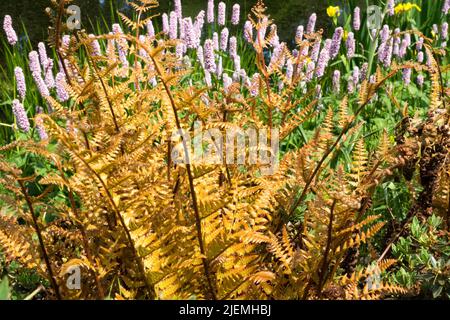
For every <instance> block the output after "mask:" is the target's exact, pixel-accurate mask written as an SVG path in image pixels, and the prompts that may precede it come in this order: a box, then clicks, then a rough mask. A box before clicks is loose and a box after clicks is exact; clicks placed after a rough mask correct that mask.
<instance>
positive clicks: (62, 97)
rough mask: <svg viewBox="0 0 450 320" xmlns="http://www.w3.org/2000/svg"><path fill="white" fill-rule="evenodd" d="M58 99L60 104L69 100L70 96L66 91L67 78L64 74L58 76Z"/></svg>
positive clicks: (59, 73) (60, 73)
mask: <svg viewBox="0 0 450 320" xmlns="http://www.w3.org/2000/svg"><path fill="white" fill-rule="evenodd" d="M56 97H57V98H58V100H59V101H60V102H66V101H67V100H69V94H68V93H67V90H66V77H65V76H64V74H63V73H62V72H58V74H57V75H56Z"/></svg>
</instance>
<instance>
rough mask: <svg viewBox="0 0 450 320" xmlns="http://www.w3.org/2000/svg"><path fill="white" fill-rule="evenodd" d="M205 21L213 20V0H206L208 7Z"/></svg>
mask: <svg viewBox="0 0 450 320" xmlns="http://www.w3.org/2000/svg"><path fill="white" fill-rule="evenodd" d="M206 21H207V22H208V23H213V22H214V0H208V7H207V9H206Z"/></svg>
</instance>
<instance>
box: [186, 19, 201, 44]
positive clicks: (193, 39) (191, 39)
mask: <svg viewBox="0 0 450 320" xmlns="http://www.w3.org/2000/svg"><path fill="white" fill-rule="evenodd" d="M183 29H184V41H185V43H186V46H187V47H188V48H189V49H195V48H197V47H198V46H199V38H198V37H197V32H196V31H195V28H194V25H193V24H192V19H191V18H184V19H183Z"/></svg>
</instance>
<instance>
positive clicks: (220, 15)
mask: <svg viewBox="0 0 450 320" xmlns="http://www.w3.org/2000/svg"><path fill="white" fill-rule="evenodd" d="M217 10H218V12H217V23H218V24H219V26H224V25H225V20H226V4H225V3H224V2H219V5H218V9H217Z"/></svg>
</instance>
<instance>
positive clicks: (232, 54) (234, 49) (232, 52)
mask: <svg viewBox="0 0 450 320" xmlns="http://www.w3.org/2000/svg"><path fill="white" fill-rule="evenodd" d="M229 53H230V57H231V58H232V59H234V57H235V56H236V55H237V39H236V37H235V36H232V37H230V49H229Z"/></svg>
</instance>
